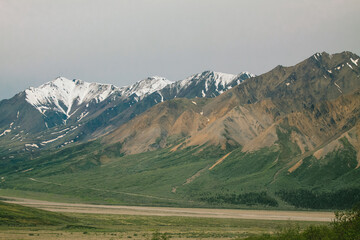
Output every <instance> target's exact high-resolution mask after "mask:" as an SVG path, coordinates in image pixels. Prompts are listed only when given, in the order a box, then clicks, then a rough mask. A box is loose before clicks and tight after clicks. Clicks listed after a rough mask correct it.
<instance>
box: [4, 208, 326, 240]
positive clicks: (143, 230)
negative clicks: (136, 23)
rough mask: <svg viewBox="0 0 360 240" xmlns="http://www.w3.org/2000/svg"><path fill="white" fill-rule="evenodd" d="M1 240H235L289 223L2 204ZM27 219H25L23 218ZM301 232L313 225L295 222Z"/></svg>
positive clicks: (282, 226) (319, 224) (271, 231)
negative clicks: (66, 210) (51, 209)
mask: <svg viewBox="0 0 360 240" xmlns="http://www.w3.org/2000/svg"><path fill="white" fill-rule="evenodd" d="M0 206H1V211H0V239H33V238H34V236H35V237H36V238H37V239H47V240H48V239H127V238H131V239H154V240H156V239H169V238H170V239H199V238H202V239H234V238H240V239H241V238H245V237H249V236H253V235H258V234H265V233H273V232H274V231H276V229H281V228H285V227H287V226H288V225H289V224H290V222H288V221H267V220H245V219H218V218H197V217H165V216H132V215H108V214H82V213H61V214H60V213H52V212H48V211H42V210H38V209H34V208H30V207H23V206H20V205H17V204H7V203H0ZM24 216H26V218H24ZM292 223H293V224H296V225H297V226H299V228H300V229H303V228H306V227H309V226H310V225H312V224H316V226H322V225H324V224H326V223H312V222H292Z"/></svg>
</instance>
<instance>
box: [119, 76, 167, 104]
mask: <svg viewBox="0 0 360 240" xmlns="http://www.w3.org/2000/svg"><path fill="white" fill-rule="evenodd" d="M171 83H172V82H171V81H170V80H168V79H166V78H163V77H159V76H153V77H148V78H146V79H144V80H141V81H139V82H137V83H135V84H134V85H131V86H129V87H127V88H125V89H124V90H125V91H124V95H125V96H131V95H133V94H136V96H138V97H139V98H140V99H139V100H141V99H143V98H144V97H145V96H147V95H150V94H151V93H153V92H156V91H159V90H161V89H163V88H164V87H165V86H167V85H169V84H171Z"/></svg>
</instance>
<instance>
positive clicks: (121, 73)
mask: <svg viewBox="0 0 360 240" xmlns="http://www.w3.org/2000/svg"><path fill="white" fill-rule="evenodd" d="M359 12H360V1H359V0H296V1H295V0H294V1H292V0H271V1H270V0H217V1H215V0H214V1H212V0H96V1H95V0H0V99H3V98H9V97H12V96H13V95H14V94H15V93H17V92H19V91H22V90H24V89H26V88H27V87H29V86H35V87H36V86H39V85H41V84H42V83H45V82H48V81H50V80H52V79H54V78H56V77H57V76H64V77H67V78H69V79H73V78H79V79H82V80H85V81H89V82H101V83H112V84H115V85H117V86H124V85H129V84H132V83H135V82H136V81H138V80H141V79H144V78H146V77H147V76H153V75H159V76H163V77H166V78H168V79H169V80H172V81H175V80H180V79H184V78H185V77H188V76H190V75H192V74H194V73H198V72H201V71H204V70H214V71H220V72H226V73H239V72H241V71H249V72H251V73H255V74H261V73H264V72H267V71H269V70H271V69H272V68H274V67H275V66H276V65H279V64H281V65H285V66H287V65H293V64H296V63H297V62H299V61H301V60H303V59H305V58H307V57H309V56H310V55H312V54H313V53H315V52H322V51H326V52H329V53H336V52H342V51H344V50H348V51H352V52H355V53H356V54H358V55H359V53H360V31H359V30H360V14H359Z"/></svg>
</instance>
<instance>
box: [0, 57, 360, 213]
mask: <svg viewBox="0 0 360 240" xmlns="http://www.w3.org/2000/svg"><path fill="white" fill-rule="evenodd" d="M202 76H204V79H212V81H211V82H212V83H213V85H212V87H210V85H211V84H209V83H207V81H208V80H204V81H203V80H201V79H202ZM217 76H218V75H217V74H216V73H211V72H204V73H203V74H200V75H195V76H193V77H192V78H190V80H186V81H185V82H184V83H189V82H190V84H188V86H189V88H188V90H187V91H185V90H177V87H176V86H178V85H181V84H179V83H171V84H170V85H167V86H165V87H164V88H163V89H161V90H159V91H155V92H153V93H152V94H150V95H148V96H146V97H143V98H142V100H139V101H138V103H136V104H134V105H133V106H134V107H132V108H126V109H125V108H124V109H125V110H124V111H122V112H121V110H120V108H116V107H114V109H117V110H116V111H114V112H121V114H116V115H114V116H112V117H110V118H104V122H103V123H105V122H106V123H110V125H112V124H111V123H112V122H113V121H115V120H116V121H117V122H121V121H123V124H122V125H120V126H118V127H114V128H115V130H114V131H112V132H110V133H107V134H105V135H103V136H102V137H100V138H97V139H96V140H94V141H89V142H87V143H85V144H74V146H69V147H66V148H62V149H58V150H56V151H46V150H45V151H41V152H36V153H33V152H31V153H29V152H25V153H21V154H19V155H17V156H15V157H14V158H13V159H10V158H6V159H3V160H2V161H1V162H0V176H1V177H2V180H1V183H0V184H1V186H2V187H3V188H7V189H13V188H16V189H21V190H26V191H42V192H50V193H57V194H64V195H67V194H68V195H72V194H76V195H77V196H79V197H82V198H84V199H91V200H93V201H99V202H103V201H109V202H111V203H114V202H117V203H122V204H124V203H127V204H129V203H131V204H140V205H143V204H149V205H154V204H155V205H157V204H160V205H172V206H173V205H177V206H206V207H209V206H221V207H239V206H241V207H249V206H252V205H258V206H262V207H267V208H268V207H270V208H272V207H283V208H286V209H289V208H290V209H293V207H301V208H317V209H339V208H350V207H351V206H352V205H353V204H354V203H356V202H357V201H359V200H360V191H359V189H360V184H359V179H360V158H359V155H360V154H359V150H360V148H359V146H360V144H359V142H360V141H359V140H360V139H359V138H360V122H359V119H360V67H359V56H357V55H355V54H353V53H350V52H343V53H339V54H332V55H330V54H327V53H316V54H314V55H313V56H311V57H309V58H308V59H305V60H304V61H302V62H300V63H298V64H297V65H295V66H290V67H283V66H277V67H275V68H274V69H273V70H271V71H269V72H268V73H265V74H262V75H260V76H256V77H253V78H250V79H247V80H244V81H243V82H242V83H241V84H239V85H236V86H232V88H231V89H229V90H227V91H225V92H224V93H222V94H220V92H221V91H222V90H221V86H224V85H226V84H227V86H228V88H229V86H230V87H231V82H233V83H234V81H235V82H237V78H238V77H237V76H231V77H229V76H228V75H223V76H222V78H219V77H217ZM191 79H193V80H194V81H195V82H198V84H194V85H192V83H191V81H192V80H191ZM221 79H222V81H217V80H221ZM229 83H230V85H229ZM206 85H207V86H208V89H211V88H212V89H217V90H216V91H213V92H216V93H215V95H216V94H219V95H218V96H217V97H214V98H207V97H204V98H200V97H199V96H203V94H202V93H203V92H204V93H205V95H206V91H205V90H206V87H205V86H206ZM183 86H186V84H183ZM190 86H191V87H190ZM196 86H199V88H198V90H196V91H193V89H194V88H196ZM181 92H183V94H184V95H186V96H192V97H193V98H191V99H187V98H178V97H177V96H179V95H180V94H181ZM170 93H171V94H173V96H174V97H173V98H172V99H168V98H167V94H170ZM175 93H176V95H175ZM198 94H200V95H198ZM175 96H176V98H175ZM162 97H163V98H162ZM144 100H146V101H144ZM161 100H164V102H161ZM165 100H166V101H165ZM156 102H157V103H159V104H156ZM151 106H153V107H151ZM150 107H151V108H150ZM142 109H147V110H143V112H141V110H142ZM34 111H37V110H36V109H35V110H34ZM107 111H108V110H105V111H104V113H106V112H107ZM101 115H103V113H102V114H99V115H98V116H101ZM109 115H110V112H109ZM95 119H96V118H94V121H95ZM109 119H110V120H109ZM125 119H130V120H127V121H125ZM90 123H92V124H94V125H93V126H94V129H96V127H97V125H96V123H99V121H98V122H92V120H89V121H88V122H87V123H86V124H84V126H87V127H89V126H90V125H89V124H90ZM98 126H101V124H99V125H98ZM113 126H115V125H113ZM83 129H85V128H83ZM4 151H5V152H6V149H5V150H4ZM2 156H4V155H2ZM7 156H8V155H7ZM29 159H32V161H29ZM54 186H56V188H54Z"/></svg>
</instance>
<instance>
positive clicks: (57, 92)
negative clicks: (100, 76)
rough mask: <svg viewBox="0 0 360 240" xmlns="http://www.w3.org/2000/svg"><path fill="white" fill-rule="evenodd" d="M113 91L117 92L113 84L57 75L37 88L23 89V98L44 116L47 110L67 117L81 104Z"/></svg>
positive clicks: (102, 99)
mask: <svg viewBox="0 0 360 240" xmlns="http://www.w3.org/2000/svg"><path fill="white" fill-rule="evenodd" d="M115 92H119V88H117V87H115V86H114V85H110V84H99V83H88V82H84V81H82V80H79V79H74V80H69V79H66V78H64V77H58V78H56V79H55V80H53V81H51V82H48V83H46V84H43V85H41V86H40V87H38V88H33V87H30V88H29V89H27V90H25V94H26V98H25V100H26V101H27V102H28V103H30V104H31V105H32V106H34V107H35V108H36V109H37V110H38V111H39V112H40V113H42V114H43V115H45V116H46V112H48V111H56V112H59V113H62V114H64V115H65V116H66V119H68V118H70V117H71V116H72V115H73V114H74V113H76V111H77V110H78V108H79V106H81V105H82V104H88V103H89V102H91V101H95V102H96V103H99V102H102V101H104V100H105V99H107V98H108V97H109V96H110V95H112V94H113V93H115Z"/></svg>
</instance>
